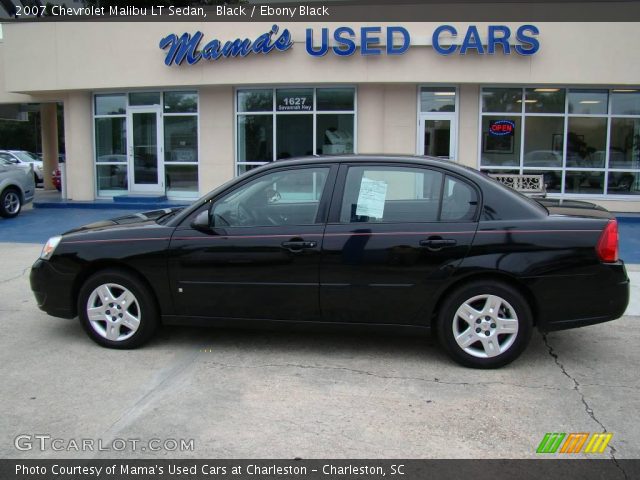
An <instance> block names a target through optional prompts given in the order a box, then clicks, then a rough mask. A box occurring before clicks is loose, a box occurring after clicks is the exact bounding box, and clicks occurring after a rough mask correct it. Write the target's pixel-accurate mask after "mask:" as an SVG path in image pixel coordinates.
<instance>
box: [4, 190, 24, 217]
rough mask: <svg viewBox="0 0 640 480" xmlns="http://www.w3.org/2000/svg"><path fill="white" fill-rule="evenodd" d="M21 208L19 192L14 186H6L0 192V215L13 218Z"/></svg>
mask: <svg viewBox="0 0 640 480" xmlns="http://www.w3.org/2000/svg"><path fill="white" fill-rule="evenodd" d="M21 209H22V199H21V198H20V192H18V191H17V190H16V189H15V188H7V189H6V190H5V191H4V192H2V194H0V217H4V218H13V217H15V216H16V215H18V214H19V213H20V210H21Z"/></svg>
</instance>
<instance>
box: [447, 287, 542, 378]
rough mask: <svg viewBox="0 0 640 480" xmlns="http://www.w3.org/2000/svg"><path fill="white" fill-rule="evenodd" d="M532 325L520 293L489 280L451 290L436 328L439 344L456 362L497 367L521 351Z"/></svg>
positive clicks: (483, 366)
mask: <svg viewBox="0 0 640 480" xmlns="http://www.w3.org/2000/svg"><path fill="white" fill-rule="evenodd" d="M532 325H533V319H532V314H531V309H530V308H529V305H528V303H527V301H526V300H525V299H524V297H523V296H522V295H521V294H520V292H518V291H517V290H516V289H514V288H512V287H510V286H509V285H507V284H504V283H502V282H497V281H493V280H489V281H486V282H473V283H469V284H466V285H463V286H461V287H459V288H458V289H456V290H455V291H454V292H452V293H451V294H450V295H449V296H448V297H447V299H446V300H445V301H444V304H443V305H442V308H441V309H440V312H439V315H438V318H437V324H436V329H437V333H438V339H439V341H440V343H441V344H442V346H443V347H444V349H445V350H446V351H447V353H448V354H449V355H450V356H451V357H452V358H453V359H454V360H455V361H456V362H458V363H460V364H461V365H464V366H467V367H472V368H498V367H502V366H504V365H506V364H508V363H510V362H512V361H513V360H515V359H516V358H517V357H518V356H519V355H520V354H521V353H522V352H523V351H524V349H525V348H526V346H527V344H528V343H529V340H530V338H531V332H532V329H533V326H532Z"/></svg>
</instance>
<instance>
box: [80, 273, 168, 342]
mask: <svg viewBox="0 0 640 480" xmlns="http://www.w3.org/2000/svg"><path fill="white" fill-rule="evenodd" d="M103 285H112V287H111V289H110V291H111V292H113V294H114V296H117V295H118V292H122V290H121V289H118V288H116V287H113V285H117V286H119V287H124V288H125V289H127V290H128V291H129V292H130V293H131V294H133V296H134V298H135V300H136V305H133V304H132V306H131V307H130V309H129V310H128V311H127V312H130V311H133V312H134V314H136V313H137V317H138V319H139V324H138V326H137V330H135V331H134V332H133V333H132V334H131V335H130V336H129V337H128V338H124V337H126V336H127V334H129V333H131V332H132V330H131V329H129V328H128V327H126V326H124V324H121V325H117V327H118V331H119V332H121V333H122V337H123V339H117V340H112V339H108V338H106V337H105V336H104V334H101V333H100V332H99V330H100V329H101V327H102V325H103V324H104V325H105V330H106V329H107V328H109V327H108V325H109V324H108V323H107V320H106V318H105V320H99V321H96V322H91V321H90V320H89V317H88V312H87V310H88V308H89V306H88V302H89V301H90V300H92V295H93V293H94V291H95V290H96V289H97V288H98V287H100V286H103ZM96 295H97V294H96ZM97 300H98V301H100V302H102V299H100V298H99V299H97ZM93 304H94V305H95V304H96V298H95V297H93ZM109 305H111V304H109ZM103 307H104V308H105V309H106V308H110V307H108V306H107V304H106V303H105V304H104V305H100V306H99V307H96V308H103ZM115 308H118V306H115ZM110 312H111V310H107V313H110ZM127 312H124V314H125V315H126V313H127ZM116 313H118V312H117V311H116V310H114V314H113V315H114V316H113V317H112V318H113V319H114V320H117V319H116V317H115V314H116ZM158 316H159V315H158V307H157V304H156V299H155V296H154V295H153V293H152V292H151V290H150V289H149V287H148V286H147V285H146V284H145V283H144V282H142V281H141V280H139V279H138V278H137V277H136V276H135V275H132V274H130V273H128V272H126V271H123V270H120V269H107V270H102V271H100V272H97V273H95V274H94V275H92V276H91V277H89V279H87V281H86V282H85V283H84V285H83V286H82V288H81V289H80V292H79V295H78V317H79V319H80V324H81V325H82V327H83V328H84V330H85V331H86V332H87V334H88V335H89V337H90V338H91V339H92V340H93V341H94V342H96V343H97V344H99V345H102V346H103V347H108V348H117V349H130V348H136V347H139V346H141V345H143V344H144V343H145V342H147V341H148V340H149V339H150V338H151V337H152V336H153V334H154V333H155V331H156V329H157V328H158V324H159V322H158ZM105 317H106V316H105ZM120 317H122V314H120ZM96 324H97V326H94V325H96ZM123 327H124V328H123Z"/></svg>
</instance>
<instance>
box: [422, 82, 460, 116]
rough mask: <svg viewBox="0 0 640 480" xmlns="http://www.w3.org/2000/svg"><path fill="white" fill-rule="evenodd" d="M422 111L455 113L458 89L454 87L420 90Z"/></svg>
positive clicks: (423, 88)
mask: <svg viewBox="0 0 640 480" xmlns="http://www.w3.org/2000/svg"><path fill="white" fill-rule="evenodd" d="M420 111H421V112H423V113H426V112H455V111H456V89H455V88H454V87H422V88H420Z"/></svg>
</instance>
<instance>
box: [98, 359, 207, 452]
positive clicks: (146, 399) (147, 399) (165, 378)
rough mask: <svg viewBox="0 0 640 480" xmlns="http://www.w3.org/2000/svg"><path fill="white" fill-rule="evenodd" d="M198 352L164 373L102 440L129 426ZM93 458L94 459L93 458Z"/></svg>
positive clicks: (122, 415)
mask: <svg viewBox="0 0 640 480" xmlns="http://www.w3.org/2000/svg"><path fill="white" fill-rule="evenodd" d="M198 353H199V352H198V350H196V351H195V352H193V353H192V354H191V355H187V356H185V357H184V358H183V359H182V360H180V361H179V362H178V363H177V364H175V365H174V366H173V367H171V368H169V369H168V370H166V371H165V373H164V374H162V375H161V376H160V378H159V379H158V380H157V381H156V383H155V385H152V386H151V388H150V389H149V390H147V392H145V393H144V394H143V395H142V396H141V397H140V398H139V399H138V400H136V401H135V402H134V403H133V404H132V405H131V406H130V407H129V408H127V409H126V410H125V411H124V412H123V413H122V414H121V415H120V416H119V417H118V418H117V419H116V420H115V421H114V422H113V423H112V424H111V425H110V426H109V428H107V430H106V431H105V433H104V434H103V435H102V438H103V439H107V441H110V440H113V439H114V438H115V435H117V434H118V433H119V432H120V431H122V429H124V428H125V427H126V426H127V425H129V424H130V423H131V422H132V421H133V420H134V419H135V418H136V417H137V416H139V415H140V414H141V413H142V412H143V411H144V410H145V408H146V407H147V406H148V405H149V404H150V403H151V402H152V401H153V399H154V397H155V396H156V394H158V393H159V392H160V391H161V390H163V389H164V388H166V385H167V384H168V383H170V382H171V381H172V380H173V379H174V378H176V377H179V376H180V374H181V373H182V372H184V371H185V370H186V369H187V368H188V367H189V366H190V365H191V364H193V362H194V360H195V359H196V357H197V355H198ZM94 458H95V457H94Z"/></svg>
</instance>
